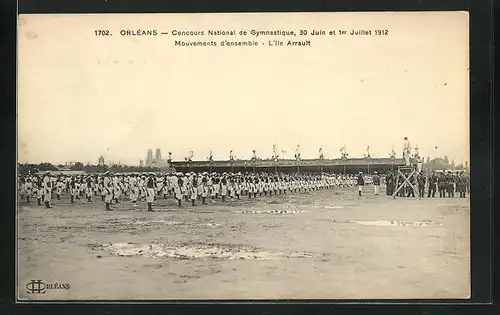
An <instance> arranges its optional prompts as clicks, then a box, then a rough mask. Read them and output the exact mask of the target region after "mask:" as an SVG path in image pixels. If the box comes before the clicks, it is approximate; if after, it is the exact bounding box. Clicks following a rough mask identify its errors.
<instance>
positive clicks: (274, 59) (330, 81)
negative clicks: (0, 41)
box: [16, 11, 471, 301]
mask: <svg viewBox="0 0 500 315" xmlns="http://www.w3.org/2000/svg"><path fill="white" fill-rule="evenodd" d="M17 31H18V34H17V41H18V44H17V49H18V50H17V56H18V64H17V71H18V72H17V80H18V81H17V97H18V102H17V209H16V218H17V220H16V236H17V240H16V250H17V259H16V267H17V270H16V281H17V292H16V294H17V299H18V301H48V300H50V301H68V300H102V301H104V300H166V301H171V300H285V299H286V300H303V299H308V300H316V299H321V300H367V299H429V300H432V299H468V298H470V296H471V293H470V291H471V290H470V282H471V280H470V190H471V187H470V180H469V178H470V166H469V164H470V157H469V156H470V151H469V140H470V139H469V15H468V13H467V12H463V11H441V12H397V13H396V12H342V13H338V12H337V13H210V14H208V13H203V14H202V13H182V14H180V13H177V14H173V13H170V14H21V15H19V17H18V29H17Z"/></svg>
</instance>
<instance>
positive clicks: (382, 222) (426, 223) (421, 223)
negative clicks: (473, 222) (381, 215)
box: [351, 220, 440, 227]
mask: <svg viewBox="0 0 500 315" xmlns="http://www.w3.org/2000/svg"><path fill="white" fill-rule="evenodd" d="M351 222H353V223H356V224H362V225H370V226H394V227H403V226H408V227H420V226H436V225H440V224H439V223H437V222H432V221H398V220H378V221H351Z"/></svg>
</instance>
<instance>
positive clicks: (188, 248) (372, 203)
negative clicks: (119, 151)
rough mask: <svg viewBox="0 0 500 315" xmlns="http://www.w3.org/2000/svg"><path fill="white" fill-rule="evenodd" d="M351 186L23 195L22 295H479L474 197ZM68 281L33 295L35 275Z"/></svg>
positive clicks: (20, 217) (20, 237)
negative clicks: (225, 195) (117, 198)
mask: <svg viewBox="0 0 500 315" xmlns="http://www.w3.org/2000/svg"><path fill="white" fill-rule="evenodd" d="M364 194H365V195H364V196H362V197H358V196H357V191H356V188H343V189H332V190H322V191H315V192H311V193H297V194H294V195H280V196H272V197H260V198H258V199H257V200H254V199H251V200H248V199H247V198H242V200H239V201H232V202H231V201H227V202H226V203H224V204H222V202H221V201H218V202H216V203H214V204H209V205H207V206H196V207H191V206H184V207H182V208H177V207H176V206H175V204H174V201H173V200H171V199H166V200H164V199H162V198H160V199H159V200H158V201H157V202H156V203H155V208H156V209H157V211H156V212H146V211H145V208H146V205H145V203H141V204H139V205H138V206H136V207H134V205H132V204H131V203H128V202H122V203H121V204H119V205H115V211H112V212H106V211H104V205H103V204H102V202H101V201H100V199H99V200H98V201H95V202H94V203H92V204H87V203H86V202H85V201H84V200H82V199H81V200H79V201H78V202H79V203H78V204H75V205H71V204H70V203H69V200H68V199H67V198H68V197H67V196H64V197H63V200H62V201H57V200H54V201H53V206H54V208H53V209H44V208H43V207H37V206H36V200H35V202H34V203H32V204H31V205H28V204H26V202H24V201H22V202H21V203H20V207H19V214H18V250H19V257H18V266H19V276H18V279H19V285H18V287H19V297H20V298H21V299H35V300H43V299H358V298H360V299H364V298H373V299H379V298H466V297H468V296H469V257H470V256H469V252H470V251H469V212H470V207H469V199H468V198H467V199H460V198H453V199H439V198H436V199H422V200H416V199H396V200H393V199H392V198H390V197H389V196H387V195H385V191H384V189H382V191H381V195H379V196H373V195H372V194H371V187H367V191H366V192H365V193H364ZM38 279H40V280H42V281H43V282H44V283H52V284H53V283H56V282H57V283H59V284H69V285H70V289H54V290H47V291H46V293H45V294H28V293H27V289H26V285H27V284H28V283H29V282H30V281H31V280H38Z"/></svg>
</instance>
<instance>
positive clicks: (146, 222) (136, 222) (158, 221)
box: [133, 220, 182, 225]
mask: <svg viewBox="0 0 500 315" xmlns="http://www.w3.org/2000/svg"><path fill="white" fill-rule="evenodd" d="M150 223H163V224H167V225H178V224H182V223H181V222H176V221H167V220H147V221H134V222H133V224H150Z"/></svg>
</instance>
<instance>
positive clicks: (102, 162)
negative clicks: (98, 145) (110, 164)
mask: <svg viewBox="0 0 500 315" xmlns="http://www.w3.org/2000/svg"><path fill="white" fill-rule="evenodd" d="M97 165H99V166H104V165H105V161H104V157H103V156H102V155H101V157H99V160H98V161H97Z"/></svg>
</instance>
